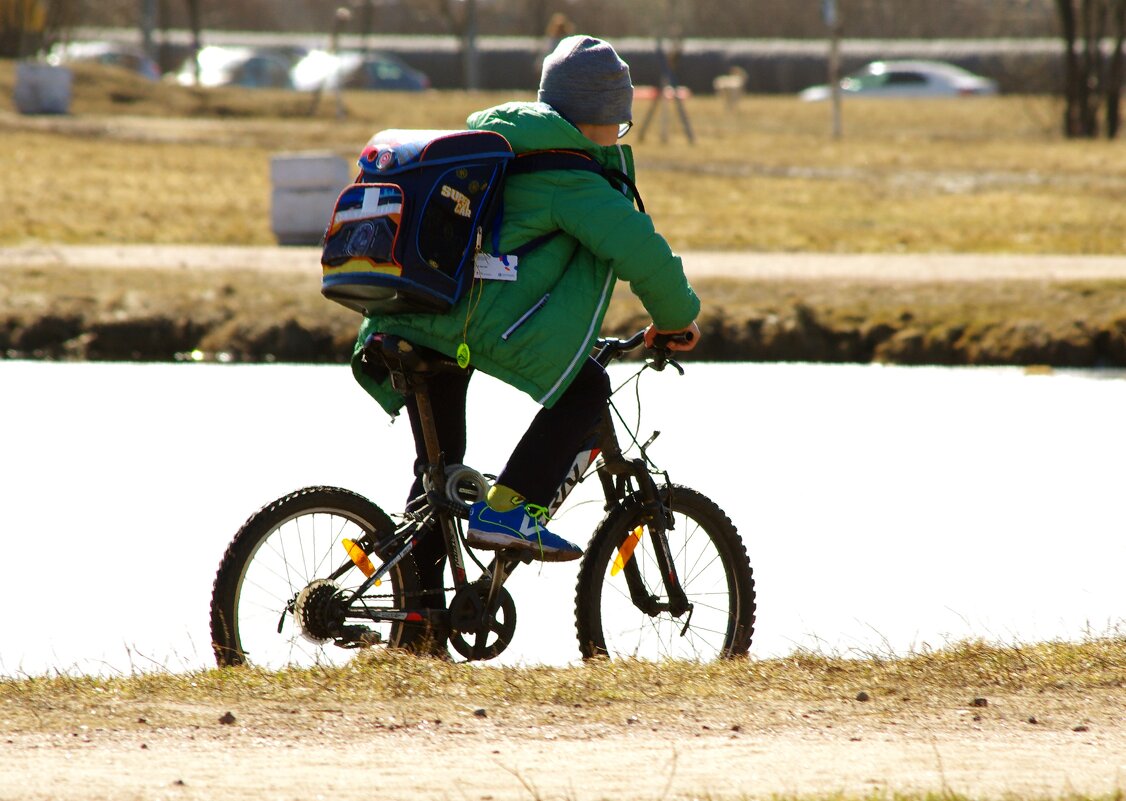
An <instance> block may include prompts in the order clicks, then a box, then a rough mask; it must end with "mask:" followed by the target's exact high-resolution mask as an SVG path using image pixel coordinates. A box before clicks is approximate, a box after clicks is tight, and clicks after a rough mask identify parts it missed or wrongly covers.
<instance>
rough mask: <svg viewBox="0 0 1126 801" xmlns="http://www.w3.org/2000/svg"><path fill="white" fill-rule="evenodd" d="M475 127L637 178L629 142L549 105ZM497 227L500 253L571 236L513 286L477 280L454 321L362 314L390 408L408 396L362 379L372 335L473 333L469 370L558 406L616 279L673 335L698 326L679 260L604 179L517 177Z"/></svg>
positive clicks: (486, 118) (503, 113) (527, 260)
mask: <svg viewBox="0 0 1126 801" xmlns="http://www.w3.org/2000/svg"><path fill="white" fill-rule="evenodd" d="M469 127H470V128H471V129H478V130H488V131H496V132H497V133H500V134H503V135H504V136H505V137H506V138H507V139H508V141H509V142H510V143H511V144H512V147H513V149H514V150H515V151H516V152H517V153H523V152H526V151H529V150H542V149H548V148H571V149H582V150H585V151H586V152H588V153H590V154H591V155H592V156H594V157H595V158H597V159H598V161H599V162H600V163H602V164H603V165H604V166H606V167H612V168H614V169H619V170H622V171H623V172H625V173H626V174H628V175H629V176H630V177H631V178H632V177H633V155H632V153H631V151H630V148H629V147H628V146H622V145H615V146H610V147H602V146H600V145H597V144H594V143H593V142H591V141H590V140H589V139H587V138H586V137H585V136H584V135H583V134H582V133H580V132H579V130H578V129H577V128H575V127H574V126H573V125H571V124H570V123H569V122H567V121H566V120H565V119H563V117H561V116H559V114H557V113H556V112H555V111H554V110H553V109H552V108H551V107H550V106H547V105H545V104H542V103H507V104H505V105H502V106H497V107H496V108H491V109H487V110H485V111H479V112H477V113H475V114H473V115H471V116H470V117H469ZM500 225H501V231H500V249H501V252H502V253H509V252H511V251H512V250H514V249H516V248H517V247H519V246H520V245H522V244H524V243H525V242H528V241H530V240H532V239H534V238H535V237H537V236H539V235H541V234H544V233H547V232H549V231H555V230H560V231H562V234H561V235H559V236H556V237H555V238H554V239H552V240H550V241H549V242H547V243H546V244H545V245H542V246H541V247H539V248H537V249H535V250H533V251H532V252H531V253H528V254H527V255H526V256H524V257H523V258H521V259H520V260H519V264H518V266H517V274H518V276H519V278H518V279H517V280H516V281H512V282H508V281H479V282H477V283H476V284H475V285H474V287H473V290H472V291H471V292H469V293H467V295H466V297H464V298H462V300H461V301H460V302H459V303H458V304H457V305H456V306H455V307H454V308H453V309H452V310H450V311H449V312H448V313H446V314H439V315H436V314H404V315H380V316H370V317H365V318H364V321H363V323H362V325H361V326H360V332H359V336H358V337H357V339H356V347H355V350H354V352H353V356H352V371H353V374H354V375H355V376H356V380H357V381H359V383H360V384H361V385H362V386H363V387H364V389H366V390H367V391H368V392H369V393H370V394H371V395H372V397H374V398H375V399H376V400H377V401H379V403H380V405H381V406H382V407H383V408H384V409H385V410H386V411H387V412H388V413H390V414H394V413H396V412H397V410H398V409H399V407H401V406H402V404H403V398H402V396H401V395H400V394H399V393H397V392H396V391H395V390H394V389H392V387H391V385H390V382H389V381H385V382H383V383H378V382H376V381H375V380H373V379H372V378H371V377H369V376H367V375H365V374H364V373H363V371H362V370H361V364H360V354H361V349H362V347H363V343H364V342H365V340H366V339H367V337H368V336H369V335H370V334H372V333H375V332H384V333H389V334H397V335H399V336H402V337H405V338H406V339H408V340H410V341H412V342H415V343H418V344H420V345H424V346H426V347H429V348H433V349H434V350H437V351H440V352H442V353H445V354H447V355H450V356H453V355H454V354H455V352H456V350H457V347H458V345H459V344H460V343H461V342H462V341H463V336H464V341H465V342H466V343H467V344H468V345H469V349H470V354H471V362H470V363H471V365H474V366H476V367H478V368H480V369H481V370H484V371H485V372H486V373H488V374H490V375H492V376H495V377H497V378H499V379H501V380H502V381H504V382H506V383H507V384H510V385H511V386H514V387H516V388H517V389H520V390H522V391H524V392H526V393H528V394H529V395H531V396H532V397H533V398H534V399H535V400H536V401H537V402H538V403H540V404H542V405H543V406H548V407H550V406H552V405H553V404H554V403H555V401H556V400H558V398H559V396H560V395H561V394H562V393H563V391H564V390H565V389H566V388H567V387H568V385H569V384H570V383H571V381H572V380H573V379H574V377H575V375H576V374H577V373H578V371H579V368H580V367H581V366H582V362H583V359H584V358H585V357H586V356H587V355H588V354H589V353H590V350H591V347H592V345H593V342H594V340H595V339H596V338H597V336H598V333H599V329H600V327H601V325H602V320H603V317H604V316H605V314H606V308H607V306H608V305H609V302H610V296H611V294H612V291H613V289H614V284H615V282H616V280H617V279H619V278H620V279H622V280H623V281H628V282H629V284H630V289H631V290H632V291H633V292H634V294H636V295H637V296H638V298H639V299H640V300H641V302H642V304H643V305H644V306H645V309H646V311H648V312H649V315H650V316H651V317H652V318H653V322H654V323H655V324H656V326H657V327H658V328H661V329H667V330H676V329H680V328H684V327H686V326H688V325H690V324H691V323H692V321H693V320H695V319H696V315H697V314H698V312H699V310H700V301H699V299H697V297H696V295H695V293H694V292H693V291H692V288H691V287H690V286H689V285H688V281H687V280H686V279H685V277H684V269H683V267H682V265H681V262H680V258H679V257H678V256H676V255H674V254H673V252H672V251H671V250H670V248H669V245H668V243H667V242H665V240H664V238H662V237H661V236H660V235H659V234H657V233H656V232H655V231H654V229H653V222H652V220H651V219H650V218H649V216H648V215H646V214H642V213H640V212H638V211H637V210H636V209H635V208H634V206H633V202H632V200H631V199H630V198H628V197H626V196H625V195H623V194H622V193H621V192H619V191H618V190H616V189H615V188H614V187H612V186H611V185H610V183H609V182H608V181H607V180H606V179H605V178H603V177H602V176H600V175H598V174H596V173H592V172H583V171H578V170H552V171H545V172H536V173H531V174H525V175H514V176H511V177H510V178H508V179H507V180H506V184H505V191H504V213H503V219H502V221H501V223H500ZM486 241H488V239H486ZM463 332H464V333H463Z"/></svg>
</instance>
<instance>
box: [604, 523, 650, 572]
mask: <svg viewBox="0 0 1126 801" xmlns="http://www.w3.org/2000/svg"><path fill="white" fill-rule="evenodd" d="M644 533H645V529H644V528H642V527H641V526H638V527H637V528H635V529H634V530H633V533H632V534H630V535H629V536H628V537H626V541H625V542H623V543H622V544H621V545H620V546H619V547H618V555H617V556H616V557H614V566H613V567H611V568H610V575H611V576H616V575H618V574H619V573H621V572H622V568H623V567H625V566H626V562H628V561H629V560H630V557H631V556H633V549H634V548H636V547H637V543H639V542H641V535H642V534H644Z"/></svg>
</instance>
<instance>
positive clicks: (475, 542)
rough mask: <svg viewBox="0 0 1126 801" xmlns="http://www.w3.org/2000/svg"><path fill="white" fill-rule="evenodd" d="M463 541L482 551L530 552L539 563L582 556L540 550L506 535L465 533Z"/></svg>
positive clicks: (545, 549)
mask: <svg viewBox="0 0 1126 801" xmlns="http://www.w3.org/2000/svg"><path fill="white" fill-rule="evenodd" d="M465 541H466V542H467V543H469V545H470V546H471V547H473V548H477V549H479V550H483V551H530V552H531V553H532V555H533V557H534V558H535V559H537V560H539V561H541V562H570V561H573V560H575V559H578V558H579V557H580V556H582V555H583V554H582V551H577V552H576V551H558V550H554V549H552V548H541V547H540V544H539V543H538V542H530V541H528V540H520V539H516V538H515V537H510V536H508V535H506V534H491V533H489V532H486V531H473V530H470V531H467V532H466V534H465Z"/></svg>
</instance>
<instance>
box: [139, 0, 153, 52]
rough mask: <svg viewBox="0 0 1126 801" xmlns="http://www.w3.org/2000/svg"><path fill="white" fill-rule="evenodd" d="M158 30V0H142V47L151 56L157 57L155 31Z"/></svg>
mask: <svg viewBox="0 0 1126 801" xmlns="http://www.w3.org/2000/svg"><path fill="white" fill-rule="evenodd" d="M155 30H156V0H141V47H142V48H143V49H144V51H145V55H146V56H148V57H149V58H156V46H155V44H154V42H153V32H154V31H155Z"/></svg>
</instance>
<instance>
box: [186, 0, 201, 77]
mask: <svg viewBox="0 0 1126 801" xmlns="http://www.w3.org/2000/svg"><path fill="white" fill-rule="evenodd" d="M187 2H188V28H189V29H190V30H191V32H192V62H193V63H194V64H195V85H196V86H199V79H200V75H199V51H200V50H201V49H202V48H203V25H202V19H201V17H202V14H201V10H200V4H201V2H202V0H187Z"/></svg>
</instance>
